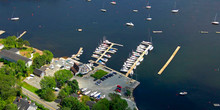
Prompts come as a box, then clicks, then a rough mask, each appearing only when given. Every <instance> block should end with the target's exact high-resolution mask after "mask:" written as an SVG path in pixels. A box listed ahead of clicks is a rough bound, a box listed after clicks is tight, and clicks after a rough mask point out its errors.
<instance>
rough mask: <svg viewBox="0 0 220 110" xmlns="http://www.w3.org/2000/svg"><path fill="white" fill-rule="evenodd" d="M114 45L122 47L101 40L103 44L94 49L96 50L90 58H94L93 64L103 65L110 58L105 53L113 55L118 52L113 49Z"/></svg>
mask: <svg viewBox="0 0 220 110" xmlns="http://www.w3.org/2000/svg"><path fill="white" fill-rule="evenodd" d="M114 45H117V46H123V45H121V44H117V43H113V42H110V41H108V40H103V42H102V43H101V44H100V45H99V47H98V48H96V50H95V51H94V52H93V53H94V54H93V55H92V56H91V57H93V58H96V61H95V63H99V64H102V65H105V63H106V62H107V61H108V58H111V55H110V54H107V53H111V54H114V53H115V52H116V51H117V50H118V49H116V48H113V46H114ZM104 57H105V58H104ZM93 62H94V61H93Z"/></svg>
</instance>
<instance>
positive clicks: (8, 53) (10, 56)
mask: <svg viewBox="0 0 220 110" xmlns="http://www.w3.org/2000/svg"><path fill="white" fill-rule="evenodd" d="M0 57H4V58H5V59H6V60H13V61H18V60H24V61H25V63H27V62H28V61H32V60H31V59H29V58H26V57H23V56H21V55H18V54H16V53H14V52H12V51H9V50H5V49H4V50H2V51H1V52H0Z"/></svg>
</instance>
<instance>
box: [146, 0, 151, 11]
mask: <svg viewBox="0 0 220 110" xmlns="http://www.w3.org/2000/svg"><path fill="white" fill-rule="evenodd" d="M146 8H147V9H151V6H150V3H149V1H148V2H147V6H146Z"/></svg>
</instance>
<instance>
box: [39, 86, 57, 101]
mask: <svg viewBox="0 0 220 110" xmlns="http://www.w3.org/2000/svg"><path fill="white" fill-rule="evenodd" d="M39 95H40V97H41V98H42V99H44V100H46V101H49V102H51V101H54V100H55V99H56V96H55V94H54V93H53V90H52V89H50V88H46V89H42V90H41V92H40V94H39Z"/></svg>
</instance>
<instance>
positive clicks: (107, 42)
mask: <svg viewBox="0 0 220 110" xmlns="http://www.w3.org/2000/svg"><path fill="white" fill-rule="evenodd" d="M103 43H106V44H111V42H110V41H108V40H104V41H103Z"/></svg>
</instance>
